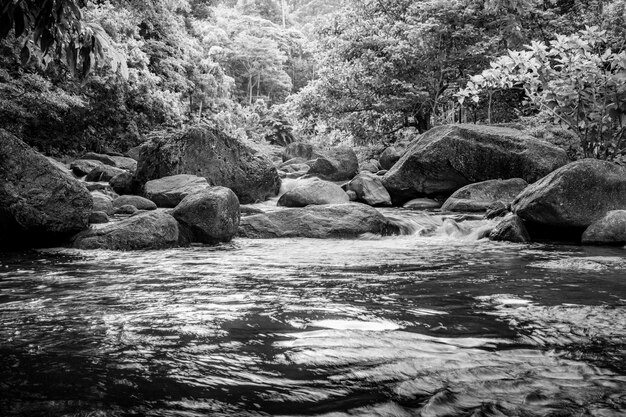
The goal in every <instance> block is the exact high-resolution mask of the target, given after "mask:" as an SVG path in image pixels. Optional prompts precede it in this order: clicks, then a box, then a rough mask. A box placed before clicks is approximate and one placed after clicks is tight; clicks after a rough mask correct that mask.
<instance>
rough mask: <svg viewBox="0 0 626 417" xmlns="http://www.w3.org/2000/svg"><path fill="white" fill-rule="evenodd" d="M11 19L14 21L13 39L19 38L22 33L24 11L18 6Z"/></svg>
mask: <svg viewBox="0 0 626 417" xmlns="http://www.w3.org/2000/svg"><path fill="white" fill-rule="evenodd" d="M13 18H14V20H15V37H16V38H19V37H20V36H22V33H24V11H23V10H22V8H21V7H20V6H19V5H18V6H16V7H15V10H14V11H13Z"/></svg>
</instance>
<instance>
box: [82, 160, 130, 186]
mask: <svg viewBox="0 0 626 417" xmlns="http://www.w3.org/2000/svg"><path fill="white" fill-rule="evenodd" d="M124 172H127V171H125V170H123V169H121V168H115V167H112V166H109V165H104V164H103V165H100V166H97V167H95V168H94V169H93V170H91V171H90V172H89V174H87V176H86V177H85V181H92V182H98V181H110V180H111V179H112V178H113V177H115V176H117V175H119V174H123V173H124Z"/></svg>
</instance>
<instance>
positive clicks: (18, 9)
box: [0, 0, 127, 76]
mask: <svg viewBox="0 0 626 417" xmlns="http://www.w3.org/2000/svg"><path fill="white" fill-rule="evenodd" d="M86 3H87V2H86V0H42V1H37V2H32V1H27V0H18V1H12V0H4V1H3V2H2V6H1V9H0V28H1V29H0V39H3V38H6V37H7V36H8V35H9V33H10V31H11V28H13V29H14V35H15V38H17V39H20V40H21V41H22V42H23V44H22V47H21V51H20V60H21V62H22V65H26V64H27V63H28V62H29V61H30V60H31V58H32V57H33V54H34V53H36V50H35V49H34V48H33V46H36V47H38V49H39V52H40V53H39V54H37V56H36V58H38V59H39V60H40V61H41V62H42V63H43V64H44V65H47V64H48V63H50V62H51V61H52V60H53V59H54V58H58V59H63V60H64V62H65V64H66V66H67V69H68V70H69V71H70V72H71V73H72V74H75V73H80V74H82V75H83V76H85V75H87V74H88V73H89V72H90V71H91V70H92V68H93V66H94V64H96V63H97V62H106V61H108V62H109V63H110V65H111V67H112V68H113V70H117V69H118V68H119V69H120V70H121V72H122V74H123V75H124V76H127V70H126V62H125V60H124V58H123V56H122V55H120V54H119V53H118V52H117V51H116V50H115V48H113V47H112V44H111V39H110V38H109V36H108V35H107V34H106V32H104V30H103V29H102V27H101V26H100V25H98V24H95V23H93V22H87V21H84V20H83V14H82V12H81V7H85V6H86Z"/></svg>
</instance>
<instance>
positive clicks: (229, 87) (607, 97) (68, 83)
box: [0, 0, 626, 160]
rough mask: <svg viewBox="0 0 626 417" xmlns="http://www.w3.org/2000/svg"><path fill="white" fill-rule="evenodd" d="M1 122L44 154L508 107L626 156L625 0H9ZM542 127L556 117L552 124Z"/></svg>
mask: <svg viewBox="0 0 626 417" xmlns="http://www.w3.org/2000/svg"><path fill="white" fill-rule="evenodd" d="M1 13H2V14H1V15H0V19H1V22H2V24H1V27H2V30H1V32H0V38H1V39H2V40H1V43H0V51H1V52H0V127H1V128H4V129H6V130H7V131H9V132H12V133H14V134H16V135H17V136H18V137H20V138H23V139H24V140H25V141H26V142H27V143H28V144H30V145H32V146H34V147H36V148H37V149H38V150H40V151H42V152H45V153H47V154H50V155H55V156H63V155H73V154H79V153H83V152H85V151H98V152H105V151H117V152H124V151H126V150H127V149H128V148H130V147H133V146H136V145H138V144H140V143H143V142H145V141H146V140H147V139H149V138H154V137H158V136H159V135H163V134H165V132H168V131H172V130H176V129H181V128H184V127H185V126H189V125H192V124H196V123H199V122H202V123H206V124H208V125H210V126H213V127H215V128H218V129H220V130H222V131H224V132H225V133H227V134H229V135H231V136H233V137H237V138H240V139H242V140H246V141H251V142H256V143H264V142H266V141H269V142H270V143H279V144H284V141H285V140H287V141H292V140H294V138H295V140H298V141H313V142H315V143H317V144H320V145H336V144H348V145H389V144H392V143H394V142H395V141H397V140H399V139H402V138H404V137H410V136H411V135H414V134H415V133H416V132H417V133H423V132H425V131H427V130H428V129H430V128H431V127H433V126H437V125H441V124H448V123H455V122H470V123H483V124H508V125H512V126H515V127H517V128H520V129H523V130H526V131H528V132H531V133H537V132H541V133H540V135H543V136H544V139H548V140H551V141H553V142H555V143H557V144H558V145H559V146H562V147H564V148H565V149H566V150H567V151H568V153H569V154H570V155H571V156H573V157H579V156H593V157H597V158H601V159H611V160H621V159H622V158H623V155H624V145H625V143H626V138H625V137H624V136H625V129H626V52H624V47H625V42H626V2H625V1H623V0H611V1H608V0H453V1H447V0H424V1H411V0H385V1H381V0H341V1H329V0H282V1H278V0H239V1H234V0H230V1H229V0H224V1H219V0H180V1H174V0H156V1H147V0H98V1H84V0H44V1H41V2H32V1H17V0H3V2H2V10H1ZM546 132H548V133H546Z"/></svg>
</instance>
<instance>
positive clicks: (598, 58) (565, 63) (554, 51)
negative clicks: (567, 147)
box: [457, 27, 626, 159]
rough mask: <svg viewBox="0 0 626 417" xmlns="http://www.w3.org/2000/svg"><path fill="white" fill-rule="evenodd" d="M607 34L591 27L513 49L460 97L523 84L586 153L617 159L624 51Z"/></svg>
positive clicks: (624, 111) (622, 130)
mask: <svg viewBox="0 0 626 417" xmlns="http://www.w3.org/2000/svg"><path fill="white" fill-rule="evenodd" d="M605 36H606V32H605V31H603V30H599V29H598V28H597V27H589V28H587V29H585V30H583V31H581V32H579V33H578V34H574V35H570V36H564V35H557V36H556V39H555V40H553V41H551V42H550V43H549V45H546V44H545V43H543V42H532V43H531V44H530V45H527V48H526V50H525V51H509V53H508V54H507V55H504V56H502V57H499V58H498V59H496V60H495V61H493V62H492V63H491V68H489V69H487V70H485V71H483V72H482V73H481V74H478V75H476V76H474V77H471V79H470V81H469V82H468V84H467V86H466V88H465V89H463V90H461V91H459V92H458V94H457V96H458V98H459V102H460V103H461V104H463V103H464V101H465V100H466V99H469V100H472V101H474V102H478V101H479V97H480V93H481V91H484V90H488V91H493V90H497V89H511V88H523V90H524V92H525V94H526V97H527V98H528V100H529V101H530V102H531V103H532V104H533V105H534V106H536V107H537V108H538V109H539V111H540V112H541V113H542V114H543V115H544V116H547V117H549V118H550V119H551V120H552V121H554V122H555V123H559V124H562V125H564V126H565V127H566V128H568V129H570V130H571V131H572V132H574V133H575V134H576V135H577V136H578V137H579V139H580V141H581V146H582V150H583V153H584V155H585V156H586V157H589V156H593V157H596V158H601V159H615V158H617V157H618V156H620V155H623V154H626V137H625V136H626V52H623V51H622V52H619V53H618V52H613V51H612V50H611V49H610V48H606V47H605V43H604V42H603V41H602V40H603V39H604V38H605Z"/></svg>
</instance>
